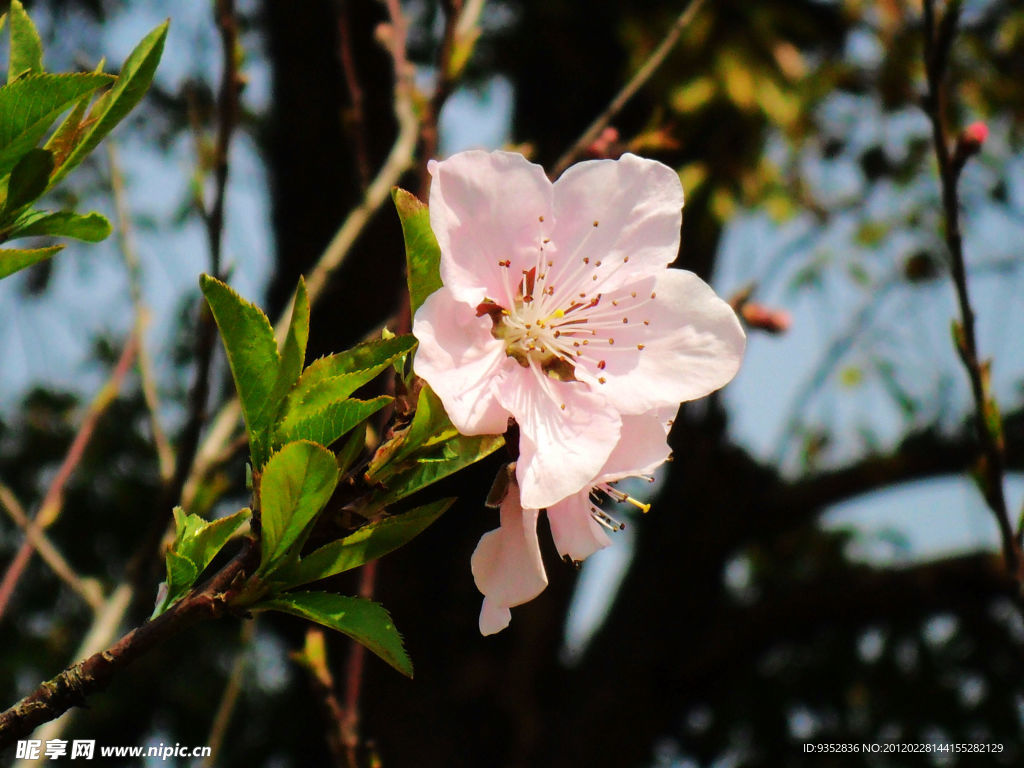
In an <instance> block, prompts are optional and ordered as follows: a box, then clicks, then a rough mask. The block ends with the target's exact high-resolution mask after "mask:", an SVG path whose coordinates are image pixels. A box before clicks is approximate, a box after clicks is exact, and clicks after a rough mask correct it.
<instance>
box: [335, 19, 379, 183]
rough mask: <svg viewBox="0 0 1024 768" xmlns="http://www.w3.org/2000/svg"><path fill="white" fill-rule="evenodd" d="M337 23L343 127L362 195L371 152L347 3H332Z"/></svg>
mask: <svg viewBox="0 0 1024 768" xmlns="http://www.w3.org/2000/svg"><path fill="white" fill-rule="evenodd" d="M334 6H335V13H336V15H337V19H338V61H339V62H340V63H341V72H342V75H343V76H344V78H345V87H346V88H347V89H348V98H349V108H348V109H347V110H346V111H345V126H346V128H348V130H349V135H350V137H351V139H352V155H353V159H354V160H355V163H356V172H357V173H358V174H359V189H360V190H363V191H365V190H366V188H367V187H368V186H369V184H370V174H371V169H370V150H369V147H368V144H367V140H366V133H367V131H366V110H365V109H364V107H363V103H364V100H365V95H364V93H363V86H362V83H361V82H360V79H359V70H357V69H356V59H355V55H354V54H353V52H352V18H351V14H350V4H349V0H335V3H334Z"/></svg>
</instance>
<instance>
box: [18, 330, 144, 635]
mask: <svg viewBox="0 0 1024 768" xmlns="http://www.w3.org/2000/svg"><path fill="white" fill-rule="evenodd" d="M137 350H138V337H137V336H136V335H135V334H134V333H132V335H131V336H129V337H128V341H127V343H126V344H125V345H124V349H123V350H122V351H121V357H120V359H119V360H118V361H117V365H115V366H114V370H113V372H112V373H111V374H110V378H109V379H108V380H107V382H106V384H104V385H103V387H102V388H101V389H100V391H99V392H98V393H97V394H96V396H95V397H94V398H93V400H92V402H91V403H90V404H89V408H88V410H87V411H86V414H85V418H84V419H83V420H82V425H81V426H80V427H79V428H78V433H77V434H76V435H75V438H74V440H72V442H71V447H70V448H68V452H67V454H66V455H65V456H64V461H63V462H61V465H60V468H59V469H58V470H57V474H56V475H54V478H53V480H52V482H51V483H50V486H49V488H47V490H46V495H45V496H44V497H43V501H42V504H41V505H40V507H39V511H38V512H37V513H36V515H35V517H34V518H33V521H32V526H33V527H34V528H35V529H38V530H40V531H42V530H46V528H48V527H49V526H51V525H52V524H53V523H54V522H55V521H56V520H57V518H58V517H59V516H60V513H61V509H62V508H63V506H64V489H65V488H66V487H67V483H68V481H69V480H70V479H71V476H72V475H73V474H74V472H75V469H76V468H77V467H78V465H79V463H80V462H81V460H82V456H83V455H84V454H85V449H86V447H87V446H88V445H89V441H90V440H92V437H93V435H94V434H95V432H96V425H97V424H98V423H99V420H100V417H101V416H103V414H104V413H106V411H107V408H108V407H109V406H110V404H111V403H113V402H114V400H115V399H116V398H117V394H118V392H120V390H121V384H122V383H123V382H124V379H125V377H126V376H127V375H128V371H129V370H130V369H131V366H132V362H133V361H134V360H135V353H136V351H137ZM32 552H33V546H32V540H31V538H30V537H29V536H26V538H25V540H24V541H23V542H22V544H21V547H19V549H18V552H17V553H16V554H15V556H14V560H13V561H12V562H11V564H10V565H9V566H8V568H7V572H6V573H4V577H3V581H2V582H0V617H2V616H3V614H4V611H5V610H6V608H7V604H8V603H9V602H10V599H11V596H12V595H13V594H14V589H15V586H16V585H17V583H18V580H19V579H20V578H21V575H22V573H24V572H25V568H26V566H28V564H29V561H31V559H32Z"/></svg>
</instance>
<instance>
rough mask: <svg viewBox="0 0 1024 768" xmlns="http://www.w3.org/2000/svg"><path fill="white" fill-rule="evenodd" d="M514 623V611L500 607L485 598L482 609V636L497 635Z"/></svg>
mask: <svg viewBox="0 0 1024 768" xmlns="http://www.w3.org/2000/svg"><path fill="white" fill-rule="evenodd" d="M511 622H512V611H510V610H509V609H508V607H507V606H504V605H498V604H497V603H496V602H494V601H493V600H491V598H489V597H485V598H484V602H483V605H482V606H481V607H480V634H481V635H496V634H497V633H498V632H501V630H503V629H504V628H505V627H507V626H508V625H509V624H510V623H511Z"/></svg>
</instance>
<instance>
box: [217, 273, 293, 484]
mask: <svg viewBox="0 0 1024 768" xmlns="http://www.w3.org/2000/svg"><path fill="white" fill-rule="evenodd" d="M199 285H200V287H201V288H202V291H203V295H204V296H206V301H207V302H208V303H209V305H210V309H211V310H213V317H214V319H215V320H216V321H217V327H218V328H220V335H221V339H222V340H223V342H224V348H225V350H226V351H227V355H228V364H229V365H230V366H231V375H232V376H233V377H234V380H235V389H237V390H238V399H239V401H240V402H241V405H242V415H243V416H244V417H245V426H246V428H247V429H248V431H249V443H250V450H251V451H252V458H253V465H254V466H255V467H256V468H257V469H258V468H259V467H261V466H262V465H263V464H264V463H265V462H266V459H267V455H266V454H267V450H268V448H267V445H268V437H269V428H270V426H271V424H272V423H273V419H274V416H275V415H276V413H277V407H278V405H279V403H275V402H273V401H272V396H273V394H274V389H275V385H276V382H277V377H278V370H279V369H280V367H281V360H280V355H279V353H278V351H277V342H276V341H274V330H273V329H272V328H271V327H270V321H269V320H268V319H267V316H266V315H265V314H263V310H261V309H260V308H259V307H257V306H256V305H254V304H251V303H249V302H248V301H246V300H245V299H243V298H242V297H241V296H239V295H238V294H237V293H235V292H234V291H233V290H231V288H229V287H228V286H227V285H225V284H224V283H222V282H221V281H220V280H217V279H216V278H213V277H210V276H209V275H202V276H201V277H200V278H199Z"/></svg>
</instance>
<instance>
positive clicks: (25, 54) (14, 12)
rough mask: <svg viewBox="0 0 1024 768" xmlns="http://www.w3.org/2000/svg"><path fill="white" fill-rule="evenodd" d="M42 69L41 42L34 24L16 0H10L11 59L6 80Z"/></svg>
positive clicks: (9, 80) (12, 79) (10, 80)
mask: <svg viewBox="0 0 1024 768" xmlns="http://www.w3.org/2000/svg"><path fill="white" fill-rule="evenodd" d="M42 71H43V43H42V41H41V40H40V39H39V33H38V32H37V31H36V25H35V24H33V23H32V19H30V18H29V17H28V14H27V13H25V8H24V7H23V6H22V4H21V3H19V2H18V0H11V59H10V66H9V68H8V69H7V82H8V83H10V82H13V81H15V80H17V79H18V78H19V77H20V76H21V75H23V74H25V73H26V72H39V73H41V72H42Z"/></svg>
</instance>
